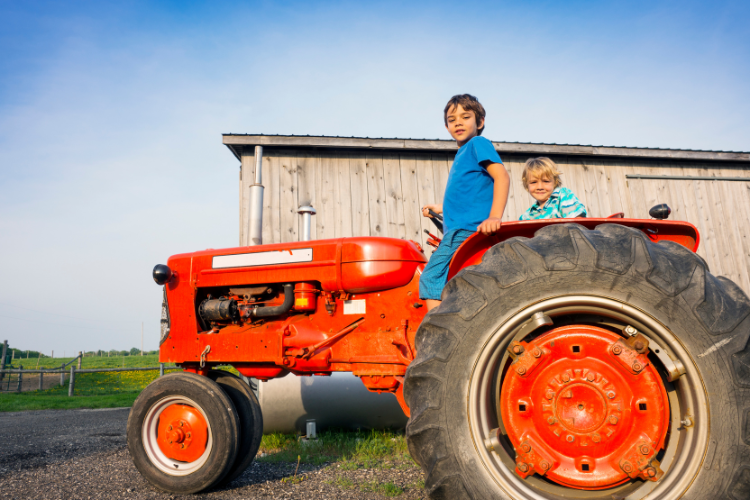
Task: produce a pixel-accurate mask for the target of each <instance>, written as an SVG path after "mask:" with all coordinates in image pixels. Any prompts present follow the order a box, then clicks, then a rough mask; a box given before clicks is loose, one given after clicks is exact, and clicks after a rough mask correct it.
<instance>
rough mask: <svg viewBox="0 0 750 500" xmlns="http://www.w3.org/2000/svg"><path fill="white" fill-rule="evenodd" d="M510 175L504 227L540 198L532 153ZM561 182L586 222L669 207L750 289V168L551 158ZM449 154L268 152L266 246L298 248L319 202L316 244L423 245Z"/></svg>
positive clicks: (243, 179)
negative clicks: (305, 219) (524, 181)
mask: <svg viewBox="0 0 750 500" xmlns="http://www.w3.org/2000/svg"><path fill="white" fill-rule="evenodd" d="M252 154H253V152H252V150H251V149H250V148H247V156H246V155H245V154H244V153H243V155H242V168H241V174H240V203H241V206H240V244H241V245H243V244H247V231H246V227H247V214H246V210H247V209H246V205H247V195H246V193H247V187H248V186H249V184H250V183H251V182H252V178H253V168H254V160H253V156H252ZM500 155H501V156H502V158H503V161H504V163H505V167H506V168H507V170H508V173H509V174H510V177H511V186H510V195H509V198H508V205H507V208H506V210H505V214H504V216H503V220H506V221H510V220H517V219H518V217H519V216H520V215H521V213H523V211H524V210H526V209H527V208H528V207H529V206H530V205H531V203H532V202H533V199H532V198H531V196H529V194H528V193H527V192H526V191H525V190H524V189H523V186H522V185H521V172H522V170H523V164H524V162H525V161H526V159H527V158H528V157H529V155H518V154H516V155H513V154H503V152H502V151H501V152H500ZM552 159H553V160H555V162H557V164H558V165H559V168H560V170H561V171H562V172H563V176H562V179H563V184H564V185H565V186H567V187H569V188H571V189H572V190H573V192H575V193H576V194H577V195H578V197H579V198H580V199H581V201H583V203H584V204H585V205H586V208H587V210H588V213H589V216H592V217H606V216H608V215H611V214H613V213H617V212H625V215H626V217H635V218H649V215H648V210H649V209H650V208H651V207H652V206H654V205H656V204H658V203H667V204H668V205H669V206H670V207H671V208H672V216H671V217H670V218H671V219H674V220H686V221H689V222H692V223H693V224H695V225H696V226H697V227H698V230H699V231H700V234H701V244H700V247H699V249H698V254H699V255H700V256H701V257H703V258H704V259H705V260H706V261H707V262H708V264H709V266H710V269H711V271H712V273H713V274H715V275H717V276H726V277H727V278H729V279H731V280H733V281H734V282H736V283H737V284H739V285H740V286H741V287H742V288H743V289H744V290H745V291H746V292H750V273H749V272H748V268H749V267H750V236H749V233H750V182H738V181H725V180H721V178H722V177H750V164H748V163H737V162H734V163H728V162H726V163H725V162H705V163H697V162H691V161H675V160H648V159H639V158H637V159H633V158H623V159H617V158H614V159H602V158H593V159H592V158H586V157H575V156H561V157H555V156H552ZM452 161H453V154H452V153H445V152H434V153H429V152H427V153H425V152H418V153H412V152H409V153H406V152H398V151H389V150H369V151H363V150H346V149H323V148H320V149H308V148H299V149H297V148H294V149H282V148H278V149H277V148H271V147H266V148H265V150H264V154H263V184H264V185H265V197H264V213H263V241H264V243H276V242H286V241H296V240H297V239H298V235H300V234H301V233H302V228H301V224H302V218H301V216H299V215H297V213H296V211H297V207H299V206H301V205H312V206H313V207H315V209H316V210H317V211H318V213H317V215H314V216H313V225H312V231H311V233H312V238H313V239H324V238H336V237H341V236H390V237H394V238H408V239H413V240H416V241H418V242H420V243H421V244H422V245H423V246H425V245H426V239H427V236H426V235H425V234H424V231H423V230H424V229H428V230H430V231H432V232H433V233H434V232H435V230H434V226H432V224H431V223H430V222H429V221H428V220H427V219H425V218H424V217H421V215H420V211H419V209H420V207H422V206H423V205H425V204H427V203H441V202H442V199H443V193H444V191H445V184H446V182H447V180H448V172H449V170H450V166H451V163H452ZM629 174H631V175H632V174H648V175H676V176H710V177H715V178H716V179H717V180H715V181H713V180H657V179H627V178H626V175H629Z"/></svg>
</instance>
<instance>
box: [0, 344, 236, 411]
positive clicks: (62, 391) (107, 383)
mask: <svg viewBox="0 0 750 500" xmlns="http://www.w3.org/2000/svg"><path fill="white" fill-rule="evenodd" d="M72 359H75V358H41V359H40V360H39V368H40V369H41V368H45V369H46V368H50V369H55V368H60V365H61V364H62V363H67V362H69V361H71V360H72ZM31 362H33V364H32V363H31ZM36 362H37V360H36V359H31V358H30V359H28V360H26V359H21V360H19V359H16V360H14V362H13V363H12V365H9V366H8V368H14V369H18V368H19V366H21V365H22V366H23V367H24V368H25V369H32V370H33V369H36ZM76 366H77V365H76ZM154 366H159V356H158V355H157V354H151V355H146V356H118V357H110V358H107V357H85V358H83V360H82V363H81V369H87V368H122V367H124V368H140V367H154ZM174 366H175V365H174V363H169V364H165V365H164V368H165V369H169V368H174ZM69 369H70V367H66V370H69ZM219 369H224V370H227V371H230V372H232V373H234V374H235V375H236V374H237V373H238V372H237V370H235V369H234V368H231V367H220V368H219ZM29 376H35V375H29ZM59 376H60V375H58V374H55V375H45V379H46V378H47V377H51V378H52V377H54V379H55V380H58V377H59ZM158 376H159V372H158V371H157V370H154V371H137V372H111V373H106V372H105V373H79V374H76V380H75V391H74V397H69V396H68V384H67V380H68V378H69V377H68V376H67V375H66V384H65V385H63V386H60V385H57V386H55V387H52V388H50V389H47V390H44V391H30V392H21V393H3V394H0V412H4V411H25V410H56V409H69V408H117V407H121V406H132V405H133V401H135V398H136V397H137V396H138V394H140V392H141V391H142V390H143V389H144V388H145V387H146V386H147V385H148V384H150V383H151V382H153V381H154V380H156V378H157V377H158ZM6 377H7V376H6ZM11 377H13V378H12V379H11V383H10V387H13V386H14V384H15V380H17V379H16V378H15V377H16V375H12V376H11ZM7 380H8V379H7V378H6V381H7Z"/></svg>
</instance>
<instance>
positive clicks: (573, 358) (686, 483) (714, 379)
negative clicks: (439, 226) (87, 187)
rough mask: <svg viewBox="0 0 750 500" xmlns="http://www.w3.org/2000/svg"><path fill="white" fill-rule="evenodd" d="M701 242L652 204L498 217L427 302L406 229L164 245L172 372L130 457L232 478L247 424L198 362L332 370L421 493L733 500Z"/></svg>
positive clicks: (269, 370) (736, 403)
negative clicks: (496, 227)
mask: <svg viewBox="0 0 750 500" xmlns="http://www.w3.org/2000/svg"><path fill="white" fill-rule="evenodd" d="M657 212H659V211H658V210H657V211H656V212H654V213H656V215H659V213H657ZM662 215H663V214H662ZM698 242H699V235H698V232H697V230H696V228H695V227H694V226H693V225H691V224H689V223H686V222H674V221H668V220H663V219H651V220H636V219H625V218H607V219H576V220H574V221H573V222H571V220H561V219H557V220H539V221H528V222H511V223H506V224H504V225H503V226H502V229H501V230H500V232H498V233H496V234H494V235H492V236H485V235H482V234H475V235H474V236H472V237H471V238H469V239H468V240H466V242H464V244H463V246H461V248H460V249H459V250H458V252H457V253H456V254H455V256H454V258H453V261H452V263H451V267H450V274H449V279H450V281H449V282H448V284H447V286H446V288H445V290H444V292H443V301H442V304H441V305H440V307H439V308H437V309H435V310H434V311H432V312H430V313H429V314H426V307H424V302H423V301H421V300H420V299H419V296H418V282H419V277H420V273H421V270H422V269H423V267H424V265H425V263H426V262H427V257H426V256H425V254H424V252H423V251H422V249H421V248H420V246H419V244H417V243H415V242H413V241H405V240H398V239H390V238H375V237H355V238H339V239H331V240H318V241H300V242H296V243H283V244H271V245H258V246H251V247H240V248H229V249H222V250H205V251H201V252H195V253H189V254H180V255H175V256H173V257H171V258H170V259H169V260H168V262H167V265H166V266H163V265H160V266H157V267H156V268H155V269H154V279H155V280H156V281H157V283H159V284H161V285H164V289H165V302H164V304H165V305H164V309H163V328H162V336H161V340H160V343H161V346H160V360H161V361H162V362H165V363H167V362H173V363H177V364H178V365H180V366H181V367H182V368H183V369H184V371H183V372H179V373H172V374H169V375H166V376H164V377H162V378H159V379H158V380H156V381H155V382H153V383H152V384H151V385H149V386H148V387H147V388H146V389H145V390H144V391H143V392H142V393H141V395H140V396H139V397H138V399H137V400H136V402H135V404H134V406H133V408H132V410H131V412H130V417H129V419H128V447H129V450H130V453H131V455H132V457H133V460H134V462H135V465H136V466H137V468H138V469H139V470H140V472H141V473H142V474H143V475H144V476H145V477H146V478H147V479H148V480H149V481H150V482H151V483H152V484H153V485H154V486H156V487H157V488H159V489H162V490H165V491H169V492H173V493H194V492H199V491H202V490H206V489H209V488H212V487H216V486H219V485H224V484H227V483H228V482H229V481H231V480H233V479H234V478H236V477H237V476H238V475H239V474H241V473H242V471H243V470H244V469H245V468H246V467H247V466H248V465H249V464H250V462H251V461H252V460H253V458H254V456H255V454H256V452H257V450H258V446H259V444H260V438H261V433H262V428H263V424H262V416H261V411H260V407H259V405H258V401H257V399H256V397H255V395H254V394H253V392H252V391H251V390H250V389H249V387H248V385H247V384H245V383H243V382H242V381H241V380H240V379H239V378H237V377H235V376H234V375H232V374H230V373H228V372H224V371H218V370H214V369H212V368H213V367H215V366H217V365H231V366H234V367H235V368H236V369H237V370H238V371H239V372H240V373H242V374H244V375H246V376H247V377H254V378H257V379H260V380H268V379H271V378H274V377H283V376H285V375H288V374H290V373H291V374H293V375H302V376H310V375H317V376H327V375H330V374H331V373H332V372H336V371H343V372H352V373H353V374H354V375H356V376H357V377H359V378H360V379H361V380H362V382H363V383H364V384H365V386H366V387H367V388H368V389H369V390H370V391H376V392H390V393H393V394H394V395H395V396H396V398H398V401H399V403H400V404H401V407H402V408H403V410H404V412H405V413H406V414H407V415H409V416H410V418H409V422H408V425H407V428H406V439H407V441H408V445H409V450H410V452H411V455H412V456H413V458H414V459H415V460H416V461H417V462H418V463H419V464H420V465H421V466H422V468H423V469H424V472H425V475H426V479H425V486H426V488H427V490H428V491H429V495H430V498H434V499H463V498H474V499H481V498H505V499H511V498H512V499H555V498H567V499H579V498H580V499H613V498H622V499H625V498H627V499H646V498H648V499H657V498H658V499H663V500H666V499H678V498H691V499H705V498H709V497H714V498H735V499H740V498H748V495H750V447H749V446H748V445H749V444H750V397H749V394H750V352H749V351H748V349H747V348H746V343H747V340H748V335H749V334H750V319H749V318H748V313H750V301H749V300H748V297H747V296H746V295H745V294H744V293H743V292H742V291H741V290H740V289H739V288H738V287H737V286H736V285H735V284H734V283H732V282H730V281H729V280H727V279H725V278H721V277H718V278H717V277H714V276H713V275H711V274H710V273H709V270H708V266H707V265H706V263H705V262H704V261H703V259H701V258H700V257H699V256H698V255H696V254H695V250H696V248H697V247H698Z"/></svg>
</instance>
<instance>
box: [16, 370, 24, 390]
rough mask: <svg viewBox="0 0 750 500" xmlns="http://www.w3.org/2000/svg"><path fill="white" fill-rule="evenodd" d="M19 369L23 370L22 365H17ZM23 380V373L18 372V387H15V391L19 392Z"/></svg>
mask: <svg viewBox="0 0 750 500" xmlns="http://www.w3.org/2000/svg"><path fill="white" fill-rule="evenodd" d="M18 369H19V370H23V365H18ZM22 381H23V373H19V374H18V387H16V392H21V382H22Z"/></svg>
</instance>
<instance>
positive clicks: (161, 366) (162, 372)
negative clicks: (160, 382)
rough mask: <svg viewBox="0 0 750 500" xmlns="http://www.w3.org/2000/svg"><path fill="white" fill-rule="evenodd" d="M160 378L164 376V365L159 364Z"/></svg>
mask: <svg viewBox="0 0 750 500" xmlns="http://www.w3.org/2000/svg"><path fill="white" fill-rule="evenodd" d="M159 376H160V377H163V376H164V363H159Z"/></svg>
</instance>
